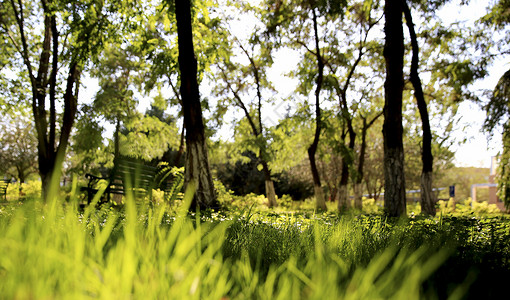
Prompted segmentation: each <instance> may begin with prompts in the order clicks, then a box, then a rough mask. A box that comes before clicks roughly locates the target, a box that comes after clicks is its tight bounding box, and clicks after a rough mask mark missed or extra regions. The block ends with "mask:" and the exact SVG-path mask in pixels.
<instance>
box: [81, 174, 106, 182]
mask: <svg viewBox="0 0 510 300" xmlns="http://www.w3.org/2000/svg"><path fill="white" fill-rule="evenodd" d="M85 178H87V179H88V180H89V181H91V180H101V179H104V180H108V179H110V178H108V177H99V176H96V175H93V174H89V173H87V174H85Z"/></svg>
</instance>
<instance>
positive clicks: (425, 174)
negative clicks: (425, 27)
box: [402, 0, 436, 216]
mask: <svg viewBox="0 0 510 300" xmlns="http://www.w3.org/2000/svg"><path fill="white" fill-rule="evenodd" d="M402 1H403V8H404V15H405V17H406V23H407V27H408V29H409V35H410V37H411V46H412V49H413V56H412V60H411V76H410V80H411V83H412V84H413V87H414V96H415V97H416V102H417V104H418V110H419V112H420V117H421V124H422V130H423V137H422V140H423V142H422V143H423V145H422V150H421V151H422V152H421V161H422V172H421V211H422V213H423V214H425V215H430V216H434V215H436V207H435V204H436V201H435V195H434V193H433V192H432V168H433V167H432V166H433V162H434V157H433V156H432V131H431V129H430V122H429V114H428V111H427V102H425V96H424V95H423V88H422V85H421V80H420V76H419V74H418V63H419V53H420V50H419V47H418V40H417V38H416V32H415V29H414V24H413V19H412V15H411V10H410V9H409V6H408V4H407V1H406V0H402Z"/></svg>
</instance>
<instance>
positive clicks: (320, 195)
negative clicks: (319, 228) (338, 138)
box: [308, 8, 327, 210]
mask: <svg viewBox="0 0 510 300" xmlns="http://www.w3.org/2000/svg"><path fill="white" fill-rule="evenodd" d="M312 13H313V28H314V33H315V48H316V51H317V52H316V57H317V69H318V71H317V73H318V75H317V82H316V84H317V86H316V88H315V135H314V138H313V142H312V144H311V145H310V147H308V159H309V160H310V169H311V171H312V178H313V184H314V191H315V206H316V207H317V208H318V209H321V210H327V207H326V201H325V199H324V192H323V191H322V185H321V179H320V175H319V170H318V169H317V163H316V160H315V153H316V152H317V147H318V145H319V138H320V135H321V130H322V119H321V118H322V116H321V107H320V93H321V89H322V82H323V80H324V61H323V60H322V55H321V52H320V47H319V32H318V27H317V14H316V13H315V8H312Z"/></svg>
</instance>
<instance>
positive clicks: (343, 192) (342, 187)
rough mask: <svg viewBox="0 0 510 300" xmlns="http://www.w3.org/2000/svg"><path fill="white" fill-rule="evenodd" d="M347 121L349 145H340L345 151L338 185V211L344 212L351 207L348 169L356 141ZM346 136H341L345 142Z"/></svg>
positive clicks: (349, 120)
mask: <svg viewBox="0 0 510 300" xmlns="http://www.w3.org/2000/svg"><path fill="white" fill-rule="evenodd" d="M346 119H348V121H347V124H348V125H347V128H348V133H349V145H348V147H345V145H344V144H342V147H344V148H345V151H344V153H343V155H342V173H341V176H340V183H339V187H338V210H339V211H342V210H346V209H349V208H350V207H351V199H350V198H349V186H348V184H349V174H350V170H349V167H350V166H351V165H352V163H353V159H352V153H353V152H354V145H355V141H356V133H355V132H354V129H353V128H352V122H351V119H350V118H346ZM345 138H346V135H343V137H342V139H343V140H345Z"/></svg>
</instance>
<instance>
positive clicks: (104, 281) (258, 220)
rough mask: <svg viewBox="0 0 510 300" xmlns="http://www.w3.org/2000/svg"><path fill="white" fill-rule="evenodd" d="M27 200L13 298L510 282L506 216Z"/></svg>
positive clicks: (341, 294) (13, 262)
mask: <svg viewBox="0 0 510 300" xmlns="http://www.w3.org/2000/svg"><path fill="white" fill-rule="evenodd" d="M184 199H185V200H184V203H183V204H182V205H180V206H178V207H177V208H175V206H174V207H173V208H172V209H171V208H170V207H168V206H167V205H166V204H163V203H161V204H159V205H155V206H153V207H151V208H149V207H146V206H143V205H141V206H137V205H135V203H134V201H133V200H132V199H129V198H128V199H127V200H126V204H125V206H123V207H122V208H121V209H119V208H113V207H106V206H105V207H102V208H101V209H96V208H95V207H94V206H93V205H91V206H89V207H87V208H86V209H85V210H84V211H82V212H80V211H79V210H78V208H77V206H76V205H74V204H73V203H75V201H72V199H71V201H70V202H65V201H59V200H55V201H53V202H51V203H48V204H42V203H41V202H40V201H27V202H26V203H24V204H23V205H22V206H19V207H16V206H4V207H2V208H1V211H0V244H1V245H2V247H0V290H1V291H2V292H1V298H5V299H28V298H30V299H33V298H35V299H47V298H57V299H90V298H94V299H126V298H130V299H338V298H341V299H381V298H382V299H420V298H427V299H435V298H437V299H444V298H450V299H463V298H477V297H479V296H481V295H483V296H485V297H488V296H491V295H494V296H495V295H497V293H498V292H500V289H502V287H501V286H504V285H501V286H498V284H504V281H505V280H506V279H505V278H509V275H510V272H509V258H510V246H509V240H510V239H509V238H510V227H509V223H508V219H506V218H504V217H497V218H486V217H477V216H474V215H470V216H465V217H452V216H448V217H441V216H439V217H437V218H423V217H419V216H417V217H411V218H408V219H399V220H394V219H387V218H385V217H384V216H383V215H339V214H335V213H323V214H315V213H313V212H310V211H303V212H287V213H283V212H282V213H275V212H273V211H258V210H255V209H254V208H253V206H252V208H251V209H250V208H242V207H239V208H237V209H231V210H230V211H224V212H201V213H194V214H190V213H188V210H187V207H188V204H189V202H190V197H189V194H188V195H187V196H185V197H184Z"/></svg>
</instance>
